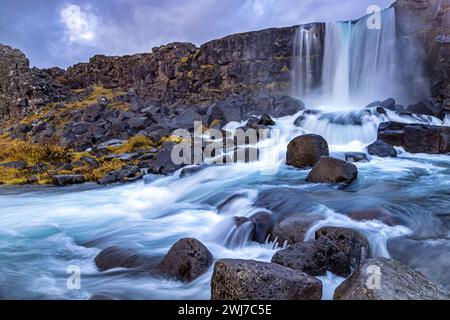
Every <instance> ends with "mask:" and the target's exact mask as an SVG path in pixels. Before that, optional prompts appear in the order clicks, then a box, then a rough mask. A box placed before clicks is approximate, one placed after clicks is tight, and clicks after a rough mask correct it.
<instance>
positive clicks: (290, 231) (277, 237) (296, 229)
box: [270, 214, 322, 246]
mask: <svg viewBox="0 0 450 320" xmlns="http://www.w3.org/2000/svg"><path fill="white" fill-rule="evenodd" d="M321 218H322V217H321V216H319V215H308V214H296V215H293V216H290V217H288V218H286V219H284V220H282V221H281V222H279V223H277V224H275V225H274V227H273V228H272V230H271V231H270V234H271V240H272V241H277V242H278V244H279V245H280V246H283V245H284V244H285V243H287V244H294V243H297V242H303V241H304V240H305V234H306V232H307V231H308V230H309V228H311V227H312V226H313V225H314V223H316V222H317V221H319V220H321Z"/></svg>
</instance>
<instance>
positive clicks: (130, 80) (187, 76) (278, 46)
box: [64, 27, 296, 104]
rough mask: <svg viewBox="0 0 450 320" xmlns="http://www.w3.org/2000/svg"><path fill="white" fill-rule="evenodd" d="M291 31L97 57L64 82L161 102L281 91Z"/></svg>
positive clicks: (71, 72) (287, 77) (286, 73)
mask: <svg viewBox="0 0 450 320" xmlns="http://www.w3.org/2000/svg"><path fill="white" fill-rule="evenodd" d="M295 31H296V28H295V27H291V28H281V29H268V30H262V31H257V32H249V33H242V34H235V35H231V36H228V37H225V38H223V39H220V40H214V41H211V42H208V43H206V44H204V45H202V46H201V47H200V48H197V47H196V46H194V45H193V44H190V43H172V44H169V45H166V46H162V47H159V48H155V49H153V52H152V53H150V54H141V55H134V56H125V57H105V56H96V57H94V58H92V59H91V61H90V62H89V63H88V64H79V65H76V66H73V67H71V68H69V69H68V71H67V73H66V74H65V76H64V80H65V82H66V83H67V85H68V86H69V87H71V88H74V89H76V88H85V87H86V86H88V85H92V84H94V83H100V84H102V85H103V86H105V87H107V88H117V87H121V88H134V89H135V90H136V92H137V94H138V95H139V96H141V97H142V98H144V99H155V100H159V101H161V102H163V103H164V104H172V103H176V102H178V103H191V104H192V103H194V104H195V103H199V102H202V101H211V100H215V99H222V98H224V97H225V96H227V95H229V94H239V95H252V94H255V93H257V92H260V91H265V92H267V91H269V92H271V91H283V90H286V89H287V88H288V86H289V80H290V73H289V71H290V61H291V58H292V54H293V41H294V34H295Z"/></svg>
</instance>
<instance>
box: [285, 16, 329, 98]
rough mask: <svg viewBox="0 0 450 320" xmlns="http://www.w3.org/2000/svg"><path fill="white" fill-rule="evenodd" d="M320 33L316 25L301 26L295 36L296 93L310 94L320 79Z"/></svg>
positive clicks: (294, 76) (294, 86)
mask: <svg viewBox="0 0 450 320" xmlns="http://www.w3.org/2000/svg"><path fill="white" fill-rule="evenodd" d="M321 42H322V41H321V39H320V34H319V32H318V30H317V28H316V26H315V25H306V26H301V27H300V28H299V29H298V30H297V32H296V35H295V38H294V59H293V63H292V67H293V70H294V72H293V79H292V83H293V90H294V95H297V94H299V95H301V96H308V95H311V94H312V93H313V90H314V88H315V86H316V85H317V84H318V82H319V81H320V70H321V65H320V58H319V57H320V56H321V52H322V45H321Z"/></svg>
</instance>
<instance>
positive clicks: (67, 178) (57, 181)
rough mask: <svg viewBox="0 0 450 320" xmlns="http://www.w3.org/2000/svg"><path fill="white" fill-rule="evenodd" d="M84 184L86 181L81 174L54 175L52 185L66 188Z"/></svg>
mask: <svg viewBox="0 0 450 320" xmlns="http://www.w3.org/2000/svg"><path fill="white" fill-rule="evenodd" d="M85 182H86V179H85V178H84V176H83V175H82V174H68V175H56V176H54V177H53V184H54V185H57V186H68V185H72V184H81V183H85Z"/></svg>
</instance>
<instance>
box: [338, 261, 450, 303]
mask: <svg viewBox="0 0 450 320" xmlns="http://www.w3.org/2000/svg"><path fill="white" fill-rule="evenodd" d="M334 299H335V300H448V299H450V296H449V293H448V292H447V291H446V290H445V289H444V288H442V287H441V286H439V285H437V284H435V283H433V282H432V281H430V280H429V279H427V278H426V277H425V276H424V275H422V274H421V273H419V272H417V271H414V270H412V269H410V268H408V267H406V266H404V265H401V264H400V263H398V262H397V261H394V260H389V259H386V258H380V257H379V258H373V259H368V260H366V261H365V262H364V263H362V264H361V265H360V266H359V268H358V269H357V270H356V271H355V272H354V273H353V275H352V276H351V277H350V278H348V279H347V280H345V281H344V282H343V283H342V284H341V285H340V286H339V287H338V288H337V289H336V291H335V293H334Z"/></svg>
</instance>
